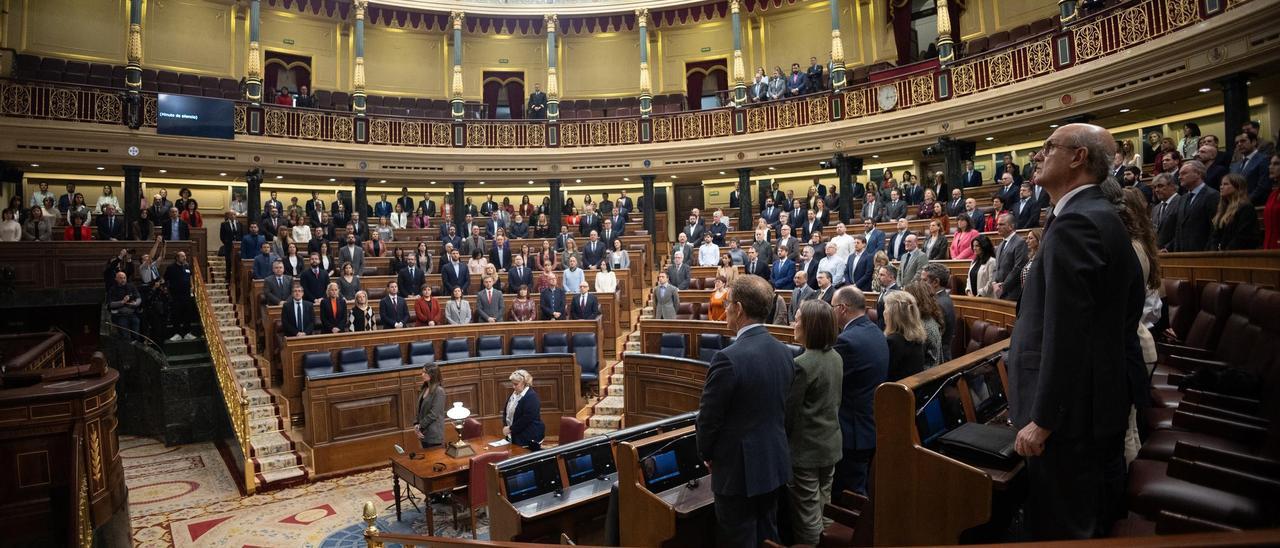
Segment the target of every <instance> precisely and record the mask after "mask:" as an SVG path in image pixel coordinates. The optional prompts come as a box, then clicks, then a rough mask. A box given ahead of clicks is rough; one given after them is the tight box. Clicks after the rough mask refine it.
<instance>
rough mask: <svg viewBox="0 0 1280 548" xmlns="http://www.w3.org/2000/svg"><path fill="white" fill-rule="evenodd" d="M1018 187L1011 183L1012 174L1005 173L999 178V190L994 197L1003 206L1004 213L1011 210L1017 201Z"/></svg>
mask: <svg viewBox="0 0 1280 548" xmlns="http://www.w3.org/2000/svg"><path fill="white" fill-rule="evenodd" d="M1018 188H1019V185H1016V184H1014V183H1013V174H1012V173H1005V174H1003V175H1001V176H1000V190H998V191H996V196H999V197H1000V203H1002V204H1004V207H1003V208H1002V209H1004V210H1005V211H1009V210H1012V209H1013V204H1014V203H1016V202H1017V201H1018Z"/></svg>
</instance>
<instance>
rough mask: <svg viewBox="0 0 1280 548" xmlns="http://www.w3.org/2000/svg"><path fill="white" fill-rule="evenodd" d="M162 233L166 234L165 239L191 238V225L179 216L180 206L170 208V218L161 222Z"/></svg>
mask: <svg viewBox="0 0 1280 548" xmlns="http://www.w3.org/2000/svg"><path fill="white" fill-rule="evenodd" d="M160 229H161V230H160V234H161V235H163V236H164V239H165V241H174V240H190V239H191V227H189V226H187V222H186V221H184V220H182V219H180V218H178V208H176V207H171V208H169V218H168V219H165V220H164V222H163V223H161V224H160Z"/></svg>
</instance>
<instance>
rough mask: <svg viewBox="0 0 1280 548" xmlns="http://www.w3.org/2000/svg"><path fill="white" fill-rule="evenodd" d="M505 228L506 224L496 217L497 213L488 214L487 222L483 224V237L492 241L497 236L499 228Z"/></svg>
mask: <svg viewBox="0 0 1280 548" xmlns="http://www.w3.org/2000/svg"><path fill="white" fill-rule="evenodd" d="M506 227H507V225H506V223H503V222H502V219H501V217H500V216H499V215H498V212H497V211H493V212H490V213H489V220H488V221H485V223H484V237H485V238H488V239H490V240H492V239H493V237H494V236H497V235H498V229H499V228H506Z"/></svg>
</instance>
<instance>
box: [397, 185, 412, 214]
mask: <svg viewBox="0 0 1280 548" xmlns="http://www.w3.org/2000/svg"><path fill="white" fill-rule="evenodd" d="M396 203H397V204H400V208H401V209H403V210H404V211H405V212H410V211H413V196H410V195H409V187H401V188H400V197H399V198H396Z"/></svg>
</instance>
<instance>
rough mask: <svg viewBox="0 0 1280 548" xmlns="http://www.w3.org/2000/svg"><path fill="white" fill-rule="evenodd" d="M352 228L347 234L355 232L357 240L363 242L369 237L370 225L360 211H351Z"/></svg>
mask: <svg viewBox="0 0 1280 548" xmlns="http://www.w3.org/2000/svg"><path fill="white" fill-rule="evenodd" d="M350 222H351V228H350V229H349V230H348V231H347V234H355V236H356V241H357V242H363V241H365V240H368V239H369V225H367V224H365V222H364V217H361V216H360V213H359V212H356V211H352V212H351V221H350Z"/></svg>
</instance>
